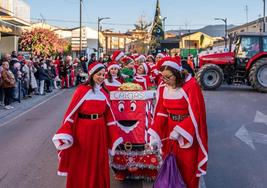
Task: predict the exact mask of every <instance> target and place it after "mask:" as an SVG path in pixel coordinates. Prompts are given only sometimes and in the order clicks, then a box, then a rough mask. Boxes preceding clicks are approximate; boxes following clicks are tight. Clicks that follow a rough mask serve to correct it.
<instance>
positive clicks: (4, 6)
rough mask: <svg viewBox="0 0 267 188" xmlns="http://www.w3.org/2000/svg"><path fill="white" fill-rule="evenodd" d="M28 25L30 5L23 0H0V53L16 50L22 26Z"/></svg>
mask: <svg viewBox="0 0 267 188" xmlns="http://www.w3.org/2000/svg"><path fill="white" fill-rule="evenodd" d="M29 25H30V6H29V5H28V4H27V3H26V2H25V1H23V0H0V54H4V53H11V52H12V51H17V50H18V39H19V36H20V34H21V32H22V27H23V26H29Z"/></svg>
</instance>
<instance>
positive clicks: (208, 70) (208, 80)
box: [196, 64, 223, 90]
mask: <svg viewBox="0 0 267 188" xmlns="http://www.w3.org/2000/svg"><path fill="white" fill-rule="evenodd" d="M196 79H197V81H198V83H199V85H200V86H201V87H202V89H204V90H215V89H217V88H219V87H220V86H221V84H222V81H223V71H222V69H221V68H220V67H219V66H218V65H214V64H206V65H204V66H203V67H201V68H200V69H199V70H198V72H197V74H196Z"/></svg>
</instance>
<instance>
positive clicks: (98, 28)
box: [97, 17, 110, 59]
mask: <svg viewBox="0 0 267 188" xmlns="http://www.w3.org/2000/svg"><path fill="white" fill-rule="evenodd" d="M105 19H110V17H104V18H99V17H98V18H97V59H99V46H100V42H99V31H100V22H101V21H102V20H105Z"/></svg>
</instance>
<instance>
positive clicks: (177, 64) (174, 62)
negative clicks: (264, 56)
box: [157, 57, 183, 71]
mask: <svg viewBox="0 0 267 188" xmlns="http://www.w3.org/2000/svg"><path fill="white" fill-rule="evenodd" d="M157 66H158V70H160V68H161V67H162V66H168V67H172V68H174V69H176V70H178V71H182V70H183V67H182V64H181V58H172V57H164V58H162V59H161V60H159V62H158V64H157Z"/></svg>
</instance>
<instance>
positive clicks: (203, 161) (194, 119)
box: [182, 89, 208, 177]
mask: <svg viewBox="0 0 267 188" xmlns="http://www.w3.org/2000/svg"><path fill="white" fill-rule="evenodd" d="M182 92H183V95H184V97H185V99H186V101H187V103H188V110H189V114H190V117H191V119H192V122H193V125H194V127H195V132H196V138H197V141H198V144H199V146H200V148H201V150H202V152H203V154H204V156H205V157H204V158H203V159H202V161H200V162H199V163H198V170H199V171H200V172H201V173H198V174H197V175H196V176H197V177H201V176H203V175H205V174H206V171H205V170H203V169H201V167H202V166H203V165H204V164H205V163H206V162H207V161H208V153H207V151H206V149H205V147H204V145H203V143H202V140H201V138H200V135H199V132H198V124H197V121H196V118H195V116H194V113H193V110H192V108H191V105H190V102H189V98H188V96H187V94H186V92H185V91H184V90H183V89H182Z"/></svg>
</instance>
